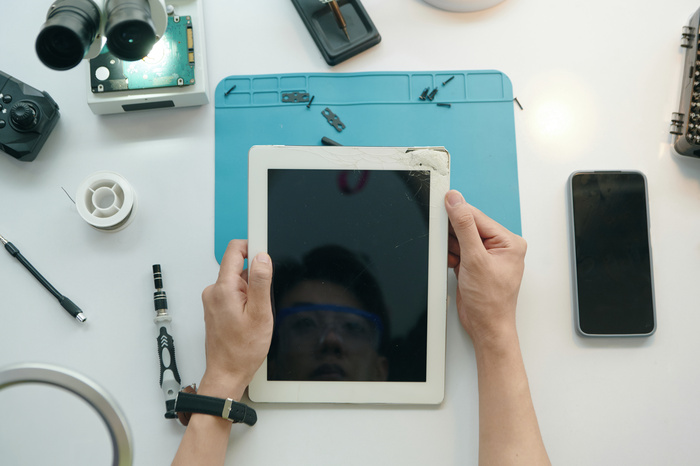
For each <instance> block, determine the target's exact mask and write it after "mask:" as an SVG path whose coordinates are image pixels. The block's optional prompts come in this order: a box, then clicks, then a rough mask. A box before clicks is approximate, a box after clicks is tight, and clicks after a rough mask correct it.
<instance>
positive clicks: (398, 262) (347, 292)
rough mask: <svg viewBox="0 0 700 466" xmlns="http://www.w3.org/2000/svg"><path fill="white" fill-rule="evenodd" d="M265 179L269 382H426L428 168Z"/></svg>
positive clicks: (297, 173) (281, 174)
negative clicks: (271, 326) (270, 267)
mask: <svg viewBox="0 0 700 466" xmlns="http://www.w3.org/2000/svg"><path fill="white" fill-rule="evenodd" d="M267 178H268V180H267V181H268V199H267V201H268V218H267V221H268V252H269V254H270V256H271V257H272V260H273V264H274V267H275V269H274V270H275V271H274V276H273V302H274V305H273V306H274V311H275V330H274V334H273V338H272V345H271V347H270V352H269V355H268V364H267V378H268V380H297V381H396V382H425V381H426V352H427V348H426V347H427V310H428V270H429V267H428V251H429V249H428V245H429V241H428V239H429V238H428V231H429V228H428V227H429V226H428V222H429V207H430V172H429V171H415V170H325V169H314V170H312V169H268V171H267Z"/></svg>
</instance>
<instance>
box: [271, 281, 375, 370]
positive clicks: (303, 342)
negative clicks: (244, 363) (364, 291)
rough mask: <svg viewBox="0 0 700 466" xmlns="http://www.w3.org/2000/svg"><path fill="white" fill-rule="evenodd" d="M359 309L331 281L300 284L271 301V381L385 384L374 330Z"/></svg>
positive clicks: (355, 300)
mask: <svg viewBox="0 0 700 466" xmlns="http://www.w3.org/2000/svg"><path fill="white" fill-rule="evenodd" d="M324 306H325V308H324ZM361 308H362V306H361V304H360V303H359V301H358V300H357V298H355V297H354V296H353V295H352V293H350V292H349V291H348V290H347V289H345V288H344V287H342V286H340V285H336V284H334V283H328V282H322V281H320V280H319V281H316V280H313V281H304V282H301V283H299V284H298V285H297V286H296V287H294V288H292V290H291V291H290V292H289V293H287V294H286V295H285V296H284V297H283V298H282V300H281V302H280V303H277V309H278V310H279V311H280V313H281V314H280V315H279V316H278V317H279V318H281V320H280V321H279V326H278V328H277V339H278V341H277V345H278V346H277V355H276V356H277V357H276V358H274V361H270V364H271V369H272V372H273V373H274V374H275V379H282V380H386V378H387V359H386V358H385V357H383V356H380V355H379V354H378V353H377V347H378V344H379V339H380V334H379V332H380V330H379V329H378V328H377V325H376V323H375V321H374V320H373V319H371V318H367V317H366V315H367V313H365V312H363V311H361ZM285 310H287V311H285ZM370 317H372V316H370Z"/></svg>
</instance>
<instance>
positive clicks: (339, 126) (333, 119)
mask: <svg viewBox="0 0 700 466" xmlns="http://www.w3.org/2000/svg"><path fill="white" fill-rule="evenodd" d="M321 115H323V116H324V117H326V120H328V123H329V124H330V125H331V126H332V127H334V128H335V129H336V131H338V132H339V133H340V132H341V131H343V130H344V129H345V124H344V123H343V122H342V121H340V118H338V116H337V115H336V114H335V113H333V112H331V109H330V108H328V107H326V108H325V109H324V110H323V111H321Z"/></svg>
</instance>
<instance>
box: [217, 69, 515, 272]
mask: <svg viewBox="0 0 700 466" xmlns="http://www.w3.org/2000/svg"><path fill="white" fill-rule="evenodd" d="M452 77H454V78H452ZM450 78H452V79H451V80H450V81H449V82H447V83H446V84H444V85H443V84H442V83H443V82H446V81H447V80H448V79H450ZM234 86H235V88H234ZM426 88H429V90H430V91H432V90H433V89H435V88H437V94H436V95H435V97H434V100H432V101H430V100H428V99H426V100H421V99H420V98H419V97H420V96H421V94H422V93H423V91H424V89H426ZM231 89H233V90H231ZM294 92H298V93H308V94H309V97H311V96H313V101H312V102H311V105H310V106H307V105H308V102H284V101H283V95H284V94H289V93H294ZM284 100H285V101H286V100H294V99H293V98H290V96H285V97H284ZM215 101H216V233H215V252H216V257H217V259H218V260H219V261H220V260H221V257H222V256H223V254H224V251H225V250H226V246H227V244H228V242H229V240H231V239H234V238H247V237H248V150H249V149H250V148H251V146H254V145H262V144H279V145H312V146H314V145H321V138H323V137H324V136H325V137H328V138H330V139H332V140H334V141H336V142H338V143H340V144H342V145H346V146H444V147H445V148H447V150H448V151H449V152H450V155H451V186H452V187H453V188H454V189H458V190H460V191H461V192H462V193H463V194H464V196H465V198H466V199H467V201H468V202H470V203H471V204H473V205H475V206H476V207H478V208H480V209H481V210H483V211H484V212H485V213H486V214H487V215H489V216H491V217H493V218H494V219H496V220H497V221H498V222H500V223H501V224H503V225H505V226H506V227H507V228H508V229H510V230H511V231H513V232H516V233H518V234H520V232H521V226H520V196H519V193H518V164H517V155H516V150H515V122H514V115H513V89H512V86H511V83H510V80H509V79H508V77H507V76H506V75H505V74H503V73H501V72H498V71H439V72H437V71H421V72H375V73H357V74H340V73H313V74H280V75H257V76H252V75H251V76H229V77H227V78H225V79H223V80H222V81H221V82H220V83H219V85H218V86H217V88H216V99H215ZM437 104H449V106H447V105H437ZM326 108H328V109H330V111H331V112H333V113H334V114H335V115H337V117H338V118H339V119H340V121H341V122H342V123H343V124H344V125H345V129H343V130H342V131H341V132H338V131H337V130H336V128H335V127H334V126H332V125H331V124H330V123H329V121H328V119H327V118H326V117H325V116H324V115H323V114H322V112H323V111H324V110H325V109H326Z"/></svg>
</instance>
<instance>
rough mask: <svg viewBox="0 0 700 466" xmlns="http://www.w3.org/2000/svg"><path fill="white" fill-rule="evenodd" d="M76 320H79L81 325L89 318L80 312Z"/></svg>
mask: <svg viewBox="0 0 700 466" xmlns="http://www.w3.org/2000/svg"><path fill="white" fill-rule="evenodd" d="M75 320H77V321H78V322H80V323H83V322H85V321H86V320H87V317H85V314H83V313H82V312H79V313H78V315H77V316H75Z"/></svg>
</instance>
